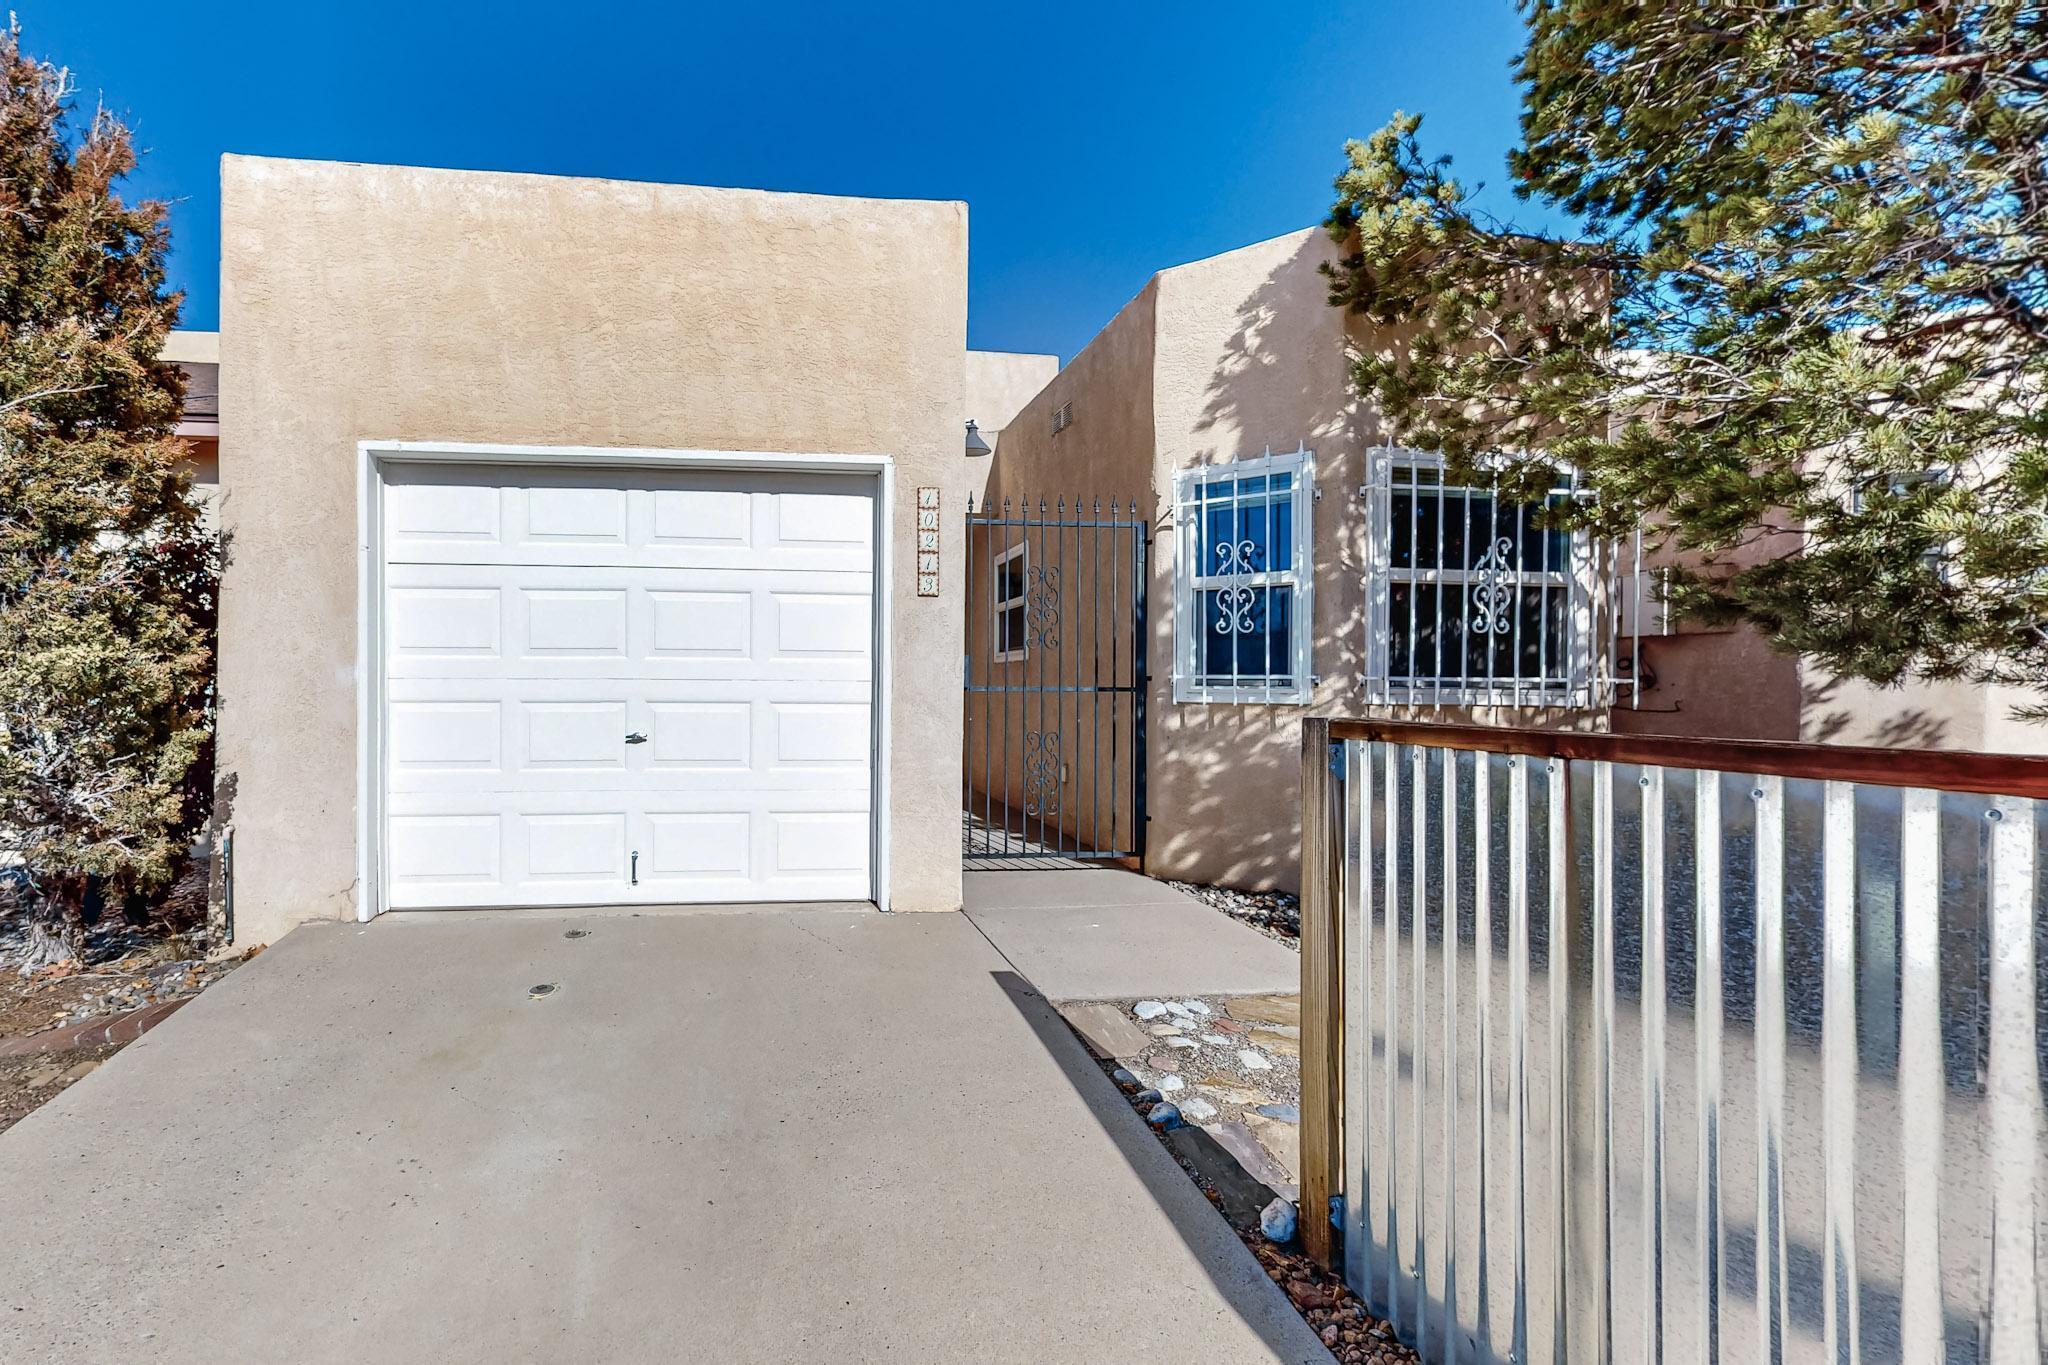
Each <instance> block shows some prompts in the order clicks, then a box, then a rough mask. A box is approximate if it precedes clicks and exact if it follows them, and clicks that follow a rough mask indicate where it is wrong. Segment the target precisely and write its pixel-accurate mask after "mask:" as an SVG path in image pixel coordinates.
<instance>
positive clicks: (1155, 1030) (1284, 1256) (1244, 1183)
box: [1060, 995, 1417, 1365]
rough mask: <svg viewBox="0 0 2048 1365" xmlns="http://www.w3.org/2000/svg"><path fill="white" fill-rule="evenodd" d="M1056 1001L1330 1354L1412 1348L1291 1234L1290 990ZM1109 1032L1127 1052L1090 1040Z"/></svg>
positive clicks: (1295, 1094) (1368, 1361) (1293, 1071)
mask: <svg viewBox="0 0 2048 1365" xmlns="http://www.w3.org/2000/svg"><path fill="white" fill-rule="evenodd" d="M1060 1012H1061V1013H1062V1014H1063V1015H1065V1016H1066V1017H1067V1020H1068V1022H1069V1023H1070V1024H1072V1025H1073V1027H1074V1030H1075V1032H1077V1033H1079V1034H1080V1035H1081V1037H1082V1039H1083V1040H1084V1041H1086V1042H1087V1043H1088V1045H1089V1047H1090V1048H1091V1049H1092V1050H1093V1051H1094V1052H1095V1054H1096V1055H1097V1056H1098V1057H1100V1058H1101V1059H1102V1066H1103V1069H1104V1070H1105V1071H1107V1072H1108V1074H1109V1077H1110V1079H1111V1080H1112V1081H1114V1082H1115V1083H1116V1086H1117V1088H1118V1089H1119V1090H1121V1091H1122V1092H1123V1093H1124V1095H1125V1096H1126V1097H1127V1098H1128V1099H1129V1100H1130V1102H1131V1106H1132V1108H1134V1109H1136V1110H1137V1111H1138V1113H1139V1114H1140V1115H1142V1116H1143V1117H1144V1119H1145V1121H1146V1123H1147V1124H1149V1125H1150V1126H1151V1128H1152V1131H1153V1132H1154V1133H1155V1134H1157V1135H1158V1138H1159V1140H1160V1142H1161V1143H1162V1144H1163V1145H1164V1146H1165V1147H1166V1150H1167V1151H1168V1152H1170V1153H1172V1155H1173V1158H1174V1160H1175V1161H1176V1162H1177V1163H1179V1165H1180V1167H1181V1169H1182V1170H1184V1171H1186V1172H1187V1173H1188V1175H1189V1176H1190V1178H1192V1179H1193V1180H1194V1182H1195V1183H1196V1184H1197V1185H1198V1186H1200V1187H1201V1190H1202V1192H1203V1193H1204V1194H1205V1195H1207V1196H1208V1198H1209V1201H1210V1202H1211V1203H1212V1204H1214V1205H1215V1206H1216V1208H1217V1209H1218V1211H1220V1212H1221V1213H1222V1214H1223V1216H1224V1217H1225V1218H1226V1219H1228V1220H1229V1222H1230V1224H1231V1226H1232V1227H1233V1228H1234V1229H1235V1230H1236V1231H1237V1234H1238V1236H1239V1237H1241V1238H1242V1239H1243V1240H1244V1242H1245V1244H1246V1245H1247V1246H1248V1247H1250V1248H1251V1251H1252V1254H1253V1255H1254V1256H1256V1257H1257V1258H1258V1261H1259V1264H1260V1266H1261V1267H1262V1268H1263V1269H1264V1270H1265V1272H1266V1274H1267V1275H1268V1276H1270V1277H1271V1278H1272V1280H1273V1282H1274V1283H1275V1284H1277V1285H1279V1286H1280V1288H1281V1289H1282V1290H1283V1291H1284V1292H1285V1293H1286V1295H1287V1297H1288V1301H1289V1302H1291V1303H1292V1304H1293V1305H1294V1306H1295V1308H1296V1310H1297V1311H1299V1312H1300V1313H1301V1315H1302V1318H1303V1319H1304V1320H1305V1321H1306V1322H1307V1323H1308V1325H1309V1326H1310V1327H1311V1328H1313V1329H1314V1330H1315V1332H1316V1335H1317V1336H1318V1337H1319V1338H1320V1339H1321V1341H1322V1343H1323V1345H1324V1346H1326V1347H1327V1348H1329V1350H1330V1353H1331V1354H1332V1355H1333V1356H1334V1357H1335V1358H1336V1359H1337V1360H1338V1361H1340V1362H1342V1363H1343V1365H1410V1362H1414V1361H1415V1360H1416V1359H1417V1357H1416V1355H1415V1353H1414V1352H1412V1351H1410V1350H1409V1349H1408V1348H1407V1347H1405V1346H1402V1345H1401V1344H1400V1343H1399V1342H1398V1341H1396V1340H1395V1339H1394V1334H1393V1332H1392V1330H1391V1329H1389V1328H1388V1326H1387V1325H1386V1324H1385V1323H1384V1322H1381V1321H1380V1320H1379V1319H1377V1318H1375V1317H1373V1316H1371V1315H1370V1314H1368V1313H1367V1312H1366V1311H1365V1307H1364V1305H1363V1304H1361V1303H1360V1302H1359V1301H1358V1299H1357V1297H1356V1296H1355V1295H1354V1294H1352V1292H1351V1290H1350V1289H1349V1288H1348V1287H1347V1286H1346V1285H1345V1284H1344V1283H1343V1282H1342V1280H1340V1279H1339V1278H1337V1277H1336V1276H1333V1275H1331V1274H1330V1273H1329V1272H1327V1271H1325V1270H1323V1269H1322V1268H1321V1267H1320V1266H1318V1265H1316V1264H1315V1263H1314V1262H1313V1261H1311V1260H1309V1259H1308V1258H1307V1257H1306V1256H1303V1255H1301V1254H1300V1252H1299V1250H1298V1248H1297V1247H1296V1244H1295V1241H1294V1238H1295V1235H1296V1232H1297V1223H1298V1221H1299V1218H1300V1216H1301V1215H1300V1214H1299V1213H1298V1211H1297V1209H1296V1204H1295V1201H1296V1200H1297V1198H1298V1195H1297V1192H1296V1188H1295V1180H1296V1171H1297V1169H1298V1166H1299V1155H1298V1154H1299V1150H1300V1143H1299V1138H1298V1133H1299V1127H1298V1125H1299V1124H1300V1121H1301V1108H1300V1105H1301V1059H1300V1052H1301V1047H1300V1037H1301V1002H1300V1001H1299V999H1298V998H1296V997H1294V996H1279V995H1269V996H1240V997H1235V998H1212V999H1207V1000H1196V999H1188V998H1182V999H1177V1000H1137V1001H1129V1002H1125V1003H1121V1004H1097V1005H1066V1006H1062V1007H1061V1010H1060ZM1166 1021H1172V1022H1166ZM1111 1037H1113V1038H1117V1039H1120V1040H1122V1041H1123V1042H1125V1043H1126V1044H1127V1045H1129V1046H1128V1050H1129V1052H1130V1053H1131V1055H1128V1056H1114V1055H1109V1053H1108V1050H1107V1049H1106V1048H1104V1047H1103V1046H1101V1045H1100V1044H1099V1043H1098V1042H1097V1039H1099V1038H1111ZM1168 1095H1171V1096H1172V1098H1171V1099H1170V1100H1169V1099H1168V1098H1167V1096H1168Z"/></svg>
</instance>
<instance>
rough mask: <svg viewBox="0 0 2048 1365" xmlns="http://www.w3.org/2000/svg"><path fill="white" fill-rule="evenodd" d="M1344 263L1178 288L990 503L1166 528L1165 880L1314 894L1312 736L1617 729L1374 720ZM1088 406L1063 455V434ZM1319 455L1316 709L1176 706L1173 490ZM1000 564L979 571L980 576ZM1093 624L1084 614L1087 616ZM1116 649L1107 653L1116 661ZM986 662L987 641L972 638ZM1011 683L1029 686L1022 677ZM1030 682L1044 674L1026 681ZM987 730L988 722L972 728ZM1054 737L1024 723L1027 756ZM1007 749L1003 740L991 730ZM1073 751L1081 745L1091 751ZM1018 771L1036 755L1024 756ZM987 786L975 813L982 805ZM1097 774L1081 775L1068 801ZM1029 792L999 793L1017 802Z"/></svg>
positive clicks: (1052, 406) (1154, 642) (1419, 715)
mask: <svg viewBox="0 0 2048 1365" xmlns="http://www.w3.org/2000/svg"><path fill="white" fill-rule="evenodd" d="M1334 256H1335V250H1334V247H1333V245H1332V244H1331V243H1330V241H1329V239H1328V237H1327V236H1326V235H1325V234H1324V233H1323V232H1322V231H1321V230H1320V229H1306V230H1303V231H1301V232H1295V233H1290V234H1288V235H1286V236H1284V237H1278V238H1274V239H1272V240H1270V241H1266V242H1260V243H1257V244H1254V245H1252V246H1249V247H1245V248H1243V249H1241V250H1238V251H1232V252H1228V253H1226V254H1224V255H1221V256H1216V257H1213V258H1210V259H1208V260H1204V261H1197V262H1195V263H1193V264H1190V265H1185V266H1180V267H1176V268H1174V269H1170V270H1164V271H1161V272H1160V273H1159V274H1158V275H1156V276H1154V277H1153V279H1152V280H1151V281H1150V282H1149V283H1148V284H1147V285H1146V286H1145V288H1144V289H1143V290H1142V291H1140V293H1139V294H1138V296H1137V297H1136V298H1134V299H1133V300H1132V301H1131V302H1130V303H1129V304H1127V305H1125V307H1124V309H1123V311H1122V312H1121V313H1119V314H1118V315H1117V318H1116V319H1115V321H1113V322H1112V323H1111V324H1110V325H1109V326H1108V327H1106V328H1104V329H1103V331H1102V333H1101V334H1100V335H1099V336H1097V337H1096V338H1095V340H1094V341H1092V342H1090V343H1089V345H1088V346H1087V347H1086V348H1085V349H1084V350H1083V351H1082V352H1081V353H1080V354H1079V355H1077V356H1076V357H1075V358H1074V360H1073V361H1072V362H1071V363H1070V364H1069V365H1068V366H1067V367H1066V368H1065V369H1064V370H1062V371H1061V372H1060V375H1059V377H1058V378H1057V379H1055V380H1054V381H1053V382H1052V383H1050V384H1048V385H1047V386H1046V388H1045V390H1044V392H1042V393H1040V394H1039V395H1038V396H1037V397H1036V398H1034V399H1033V400H1032V401H1031V403H1030V404H1028V405H1027V406H1026V407H1025V409H1024V411H1023V412H1021V413H1020V414H1018V417H1017V418H1016V420H1015V421H1013V422H1012V423H1011V426H1010V431H1009V436H1008V439H1007V440H1006V443H1005V444H1004V446H1003V447H1002V448H1001V449H1000V450H999V451H998V454H997V456H996V460H995V465H996V468H995V471H994V474H993V476H992V477H991V480H990V484H989V488H990V494H991V497H992V499H994V500H995V502H996V504H997V505H1000V500H1001V499H1002V498H1004V497H1012V498H1015V497H1018V496H1020V495H1023V496H1028V497H1029V499H1030V500H1031V503H1032V505H1033V506H1034V507H1035V506H1036V504H1037V500H1038V498H1039V497H1040V496H1041V495H1043V496H1044V497H1045V498H1046V499H1047V500H1051V499H1053V498H1055V497H1058V496H1061V495H1065V496H1067V497H1068V498H1072V497H1073V496H1075V495H1077V494H1078V495H1080V496H1082V497H1084V498H1088V499H1092V498H1095V497H1097V496H1101V497H1105V498H1107V497H1112V496H1113V497H1116V498H1119V499H1135V500H1136V501H1137V504H1138V508H1139V513H1140V515H1141V516H1143V517H1145V518H1146V519H1147V520H1148V522H1149V523H1150V524H1151V525H1152V527H1153V532H1154V539H1153V550H1152V572H1151V583H1150V589H1149V622H1150V631H1151V639H1150V641H1149V642H1148V659H1149V668H1150V676H1151V687H1150V695H1149V699H1148V700H1149V730H1150V732H1149V735H1148V740H1147V749H1148V763H1149V773H1148V783H1147V786H1148V809H1149V814H1150V817H1151V818H1150V825H1149V827H1148V832H1147V846H1146V867H1147V870H1148V871H1150V872H1152V873H1153V874H1154V875H1158V876H1164V877H1173V878H1183V879H1189V880H1195V881H1206V882H1221V883H1226V884H1230V885H1237V886H1247V887H1270V886H1279V887H1284V888H1287V889H1293V888H1294V887H1295V886H1296V884H1297V881H1298V871H1297V868H1298V859H1299V851H1300V850H1299V842H1300V837H1299V813H1298V807H1299V787H1300V776H1301V748H1300V743H1301V741H1300V724H1299V722H1300V720H1301V718H1302V717H1303V716H1304V715H1358V714H1363V713H1367V712H1368V711H1370V713H1371V714H1376V715H1383V716H1389V717H1393V716H1399V717H1402V718H1408V719H1437V720H1449V721H1473V720H1478V721H1484V722H1488V723H1497V724H1517V725H1546V726H1549V725H1569V726H1582V727H1591V726H1593V725H1596V724H1598V723H1599V721H1600V717H1598V716H1597V715H1593V714H1590V713H1586V712H1573V711H1562V710H1555V709H1545V708H1522V709H1519V710H1517V709H1512V708H1445V709H1440V710H1425V709H1423V708H1415V707H1373V708H1367V707H1364V706H1362V705H1360V704H1359V702H1358V700H1357V697H1358V684H1357V680H1358V676H1359V674H1360V672H1361V671H1362V670H1363V669H1364V667H1365V663H1366V660H1365V648H1366V626H1365V620H1366V583H1365V579H1366V563H1365V554H1366V518H1365V511H1364V506H1363V503H1362V501H1361V499H1360V496H1359V488H1360V485H1361V484H1362V483H1364V482H1365V478H1366V457H1367V452H1368V451H1369V450H1371V449H1372V448H1374V447H1376V446H1380V445H1383V444H1384V443H1385V441H1386V434H1385V431H1384V429H1383V427H1382V426H1381V424H1380V423H1379V421H1378V419H1377V415H1376V414H1375V413H1374V412H1372V411H1371V410H1370V408H1368V407H1367V406H1366V405H1365V404H1364V403H1363V402H1362V401H1361V400H1360V399H1358V398H1357V397H1356V395H1355V394H1354V393H1353V391H1352V389H1351V385H1350V374H1349V365H1348V362H1347V359H1346V354H1345V342H1346V339H1347V335H1348V332H1347V329H1348V328H1350V327H1353V326H1356V323H1355V321H1354V320H1353V319H1350V318H1348V317H1347V315H1346V314H1344V313H1343V312H1342V311H1340V310H1338V309H1335V308H1331V307H1330V306H1329V305H1328V303H1327V301H1326V300H1327V292H1328V281H1327V279H1326V278H1325V277H1324V275H1323V274H1322V273H1321V270H1320V266H1321V264H1322V263H1323V262H1324V261H1326V260H1331V259H1334ZM1068 402H1071V403H1072V404H1073V408H1072V417H1073V425H1072V426H1071V427H1069V428H1068V429H1067V430H1065V431H1063V432H1061V433H1060V434H1059V435H1057V436H1054V435H1052V434H1051V425H1052V415H1053V413H1054V411H1055V410H1057V409H1058V408H1059V407H1060V406H1061V405H1063V404H1065V403H1068ZM1303 445H1306V446H1307V447H1308V448H1309V449H1310V450H1312V451H1314V453H1315V461H1316V468H1315V480H1316V487H1317V489H1318V490H1319V491H1320V493H1321V498H1320V500H1319V501H1317V502H1315V503H1314V504H1313V505H1312V516H1313V530H1314V558H1313V565H1312V569H1313V577H1314V609H1313V619H1312V623H1311V634H1312V641H1313V671H1314V673H1315V674H1316V675H1317V677H1318V681H1317V683H1316V685H1315V687H1314V695H1313V699H1312V701H1311V702H1310V703H1309V704H1308V705H1306V706H1303V705H1292V704H1273V703H1238V702H1177V701H1175V700H1174V686H1173V664H1174V647H1175V645H1174V641H1175V620H1174V595H1175V592H1174V589H1175V577H1174V576H1175V571H1176V570H1175V545H1174V535H1173V528H1172V517H1173V515H1174V478H1175V475H1176V474H1177V473H1178V472H1180V471H1181V470H1184V469H1189V468H1197V467H1202V466H1207V465H1214V464H1221V463H1224V462H1227V461H1231V460H1235V459H1239V458H1243V457H1250V456H1257V455H1259V454H1261V453H1262V452H1264V451H1265V450H1266V449H1267V448H1269V447H1270V448H1271V449H1272V450H1273V451H1274V452H1275V453H1282V452H1287V451H1293V450H1295V449H1297V448H1298V447H1301V446H1303ZM987 557H988V556H987V555H986V553H984V552H981V551H977V552H976V553H975V554H974V555H973V556H971V560H972V562H971V564H970V572H971V573H975V574H977V575H979V574H981V573H982V570H983V568H984V563H983V562H984V561H985V560H986V559H987ZM987 598H988V587H987V580H986V579H985V578H984V577H976V578H975V579H974V580H973V581H971V582H970V585H969V599H968V600H969V630H970V631H976V630H981V631H986V630H987V629H989V625H988V601H987ZM1084 610H1085V608H1084ZM1115 638H1116V637H1115V636H1114V635H1111V636H1110V637H1109V641H1110V643H1111V644H1112V645H1113V644H1114V643H1115ZM970 643H971V647H972V649H973V650H974V651H975V654H974V657H975V658H977V659H979V658H982V657H984V656H985V654H986V648H987V647H986V643H985V637H982V636H974V635H970ZM1011 667H1013V668H1016V667H1020V666H1019V665H1011ZM1021 667H1027V668H1028V664H1026V665H1022V666H1021ZM976 714H977V712H976V710H975V708H974V707H972V706H970V710H969V715H970V720H969V723H970V724H972V723H973V720H974V716H975V715H976ZM1036 724H1037V722H1036V720H1035V718H1034V717H1033V716H1032V715H1031V714H1029V713H1028V711H1027V710H1026V708H1025V707H1024V706H1021V705H1019V706H1013V707H1012V714H1011V715H1010V717H1009V724H1008V730H1009V735H1010V742H1011V743H1012V744H1013V745H1017V744H1021V740H1022V734H1023V732H1024V731H1025V730H1026V729H1027V728H1033V727H1035V725H1036ZM992 728H993V730H994V733H996V734H998V735H1000V734H1002V733H1003V730H1002V727H1001V726H994V727H992ZM1084 738H1085V737H1082V736H1072V737H1070V738H1069V739H1068V741H1067V744H1068V748H1069V751H1070V752H1071V751H1072V749H1073V745H1074V741H1075V739H1084ZM1012 752H1020V750H1017V749H1013V750H1012ZM975 776H977V775H974V774H970V782H969V788H970V799H972V795H973V793H974V792H976V791H978V790H981V788H979V787H977V786H976V784H975V782H974V780H972V779H973V778H974V777H975ZM1087 780H1088V771H1087V769H1086V767H1085V766H1083V765H1080V764H1075V765H1070V771H1069V773H1068V781H1067V786H1068V788H1069V790H1073V791H1079V792H1081V793H1083V794H1084V795H1085V793H1086V792H1087V790H1088V787H1087ZM1017 781H1018V779H1017V778H1015V777H1014V776H1013V777H1011V778H1009V779H1007V780H1006V779H1004V778H1003V777H1002V775H1001V774H1000V773H998V774H995V775H994V778H993V782H992V785H993V787H994V789H995V790H996V791H998V792H1000V791H1004V790H1009V791H1010V792H1011V795H1012V799H1013V800H1014V799H1016V796H1017V793H1016V791H1015V787H1016V783H1017Z"/></svg>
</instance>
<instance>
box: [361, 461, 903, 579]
mask: <svg viewBox="0 0 2048 1365" xmlns="http://www.w3.org/2000/svg"><path fill="white" fill-rule="evenodd" d="M491 476H492V477H496V478H499V479H502V480H505V481H506V482H505V484H503V485H502V486H499V487H478V486H476V485H475V484H474V482H473V480H474V478H475V477H476V472H475V471H474V470H465V469H460V468H458V469H435V468H421V469H417V470H401V471H397V472H396V473H395V474H394V475H393V476H392V477H391V478H389V479H388V480H387V483H386V486H385V494H384V509H385V510H384V521H385V544H386V549H387V552H388V553H387V558H388V560H389V561H390V562H391V563H394V564H397V563H440V564H547V565H610V566H616V567H633V568H642V567H647V568H732V569H769V570H773V569H798V570H807V571H810V570H824V571H834V570H836V571H844V572H851V573H861V572H867V571H869V570H871V569H872V567H873V565H874V499H873V496H872V487H873V485H872V481H871V480H868V479H866V478H865V477H862V476H820V475H809V474H754V475H749V474H739V473H714V472H682V471H672V472H663V471H638V472H634V473H631V474H625V473H622V472H620V471H607V470H602V469H596V470H589V471H574V472H567V473H564V472H561V471H548V470H540V469H518V468H506V469H502V470H496V471H491ZM622 478H624V479H630V480H631V481H632V486H630V487H624V488H621V487H619V486H617V483H616V481H617V480H620V479H622Z"/></svg>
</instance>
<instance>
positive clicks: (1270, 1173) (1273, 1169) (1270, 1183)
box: [1189, 1100, 1296, 1199]
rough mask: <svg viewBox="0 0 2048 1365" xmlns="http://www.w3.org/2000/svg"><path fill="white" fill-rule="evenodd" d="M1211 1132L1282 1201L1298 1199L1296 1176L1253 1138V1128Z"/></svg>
mask: <svg viewBox="0 0 2048 1365" xmlns="http://www.w3.org/2000/svg"><path fill="white" fill-rule="evenodd" d="M1189 1103H1190V1104H1192V1103H1193V1101H1192V1100H1190V1101H1189ZM1208 1132H1209V1135H1210V1136H1211V1137H1213V1138H1215V1139H1216V1142H1217V1145H1218V1146H1220V1147H1222V1148H1223V1150H1224V1151H1226V1152H1229V1153H1230V1154H1231V1155H1232V1156H1233V1157H1235V1158H1237V1163H1238V1165H1240V1166H1242V1167H1243V1168H1244V1171H1245V1173H1246V1174H1247V1175H1249V1176H1251V1178H1252V1179H1254V1180H1256V1181H1259V1182H1260V1183H1261V1184H1263V1185H1265V1186H1266V1187H1268V1188H1269V1189H1271V1190H1272V1191H1273V1193H1275V1194H1277V1195H1279V1196H1280V1197H1281V1198H1282V1199H1293V1198H1295V1197H1296V1190H1295V1187H1294V1179H1293V1177H1292V1176H1290V1175H1289V1174H1288V1173H1287V1172H1286V1171H1284V1170H1282V1169H1280V1163H1279V1162H1277V1161H1275V1160H1273V1157H1272V1154H1271V1153H1269V1152H1268V1151H1267V1150H1266V1149H1265V1148H1264V1147H1263V1146H1261V1145H1260V1144H1259V1140H1258V1139H1257V1138H1256V1137H1254V1136H1252V1130H1251V1129H1249V1128H1247V1127H1245V1126H1244V1125H1243V1124H1242V1123H1219V1124H1217V1125H1216V1126H1215V1127H1213V1128H1210V1129H1209V1130H1208Z"/></svg>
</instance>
